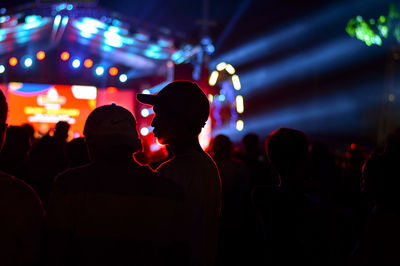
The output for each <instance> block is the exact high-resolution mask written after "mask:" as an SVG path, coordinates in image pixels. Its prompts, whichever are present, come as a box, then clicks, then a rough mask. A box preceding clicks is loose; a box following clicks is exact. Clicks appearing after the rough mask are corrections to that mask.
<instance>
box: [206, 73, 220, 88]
mask: <svg viewBox="0 0 400 266" xmlns="http://www.w3.org/2000/svg"><path fill="white" fill-rule="evenodd" d="M217 79H218V71H215V70H214V71H213V72H212V73H211V76H210V79H209V81H208V84H210V86H214V85H215V84H216V83H217Z"/></svg>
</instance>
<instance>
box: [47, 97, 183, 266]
mask: <svg viewBox="0 0 400 266" xmlns="http://www.w3.org/2000/svg"><path fill="white" fill-rule="evenodd" d="M84 136H85V139H86V143H87V146H88V151H89V156H90V158H91V163H90V164H88V165H84V166H81V167H77V168H73V169H70V170H67V171H65V172H63V173H62V174H60V175H58V176H57V178H56V180H55V182H54V184H53V187H52V191H51V196H50V199H49V203H48V212H47V217H46V220H45V230H44V231H45V232H44V250H43V254H42V263H43V265H185V264H187V260H188V250H189V247H188V245H185V242H184V241H181V240H182V239H183V233H184V232H185V231H184V230H183V229H184V227H183V225H184V224H183V222H182V221H183V218H182V217H180V216H179V214H181V213H183V199H184V192H183V189H181V188H180V187H179V186H177V185H176V184H174V183H173V182H171V181H169V180H167V179H166V178H164V177H162V176H161V175H159V174H158V173H155V172H153V171H152V170H150V169H149V168H148V167H145V166H141V165H139V164H138V163H136V162H135V161H134V160H133V153H135V152H137V151H139V150H141V148H142V145H141V141H140V139H139V137H138V133H137V130H136V121H135V118H134V116H133V115H132V114H131V113H130V112H129V111H128V110H127V109H125V108H123V107H121V106H117V105H115V104H112V105H105V106H101V107H98V108H96V109H95V110H94V111H93V112H92V113H91V114H90V115H89V117H88V118H87V120H86V123H85V127H84Z"/></svg>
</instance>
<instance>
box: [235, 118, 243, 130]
mask: <svg viewBox="0 0 400 266" xmlns="http://www.w3.org/2000/svg"><path fill="white" fill-rule="evenodd" d="M243 128H244V123H243V120H238V121H236V130H237V131H242V130H243Z"/></svg>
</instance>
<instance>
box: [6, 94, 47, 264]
mask: <svg viewBox="0 0 400 266" xmlns="http://www.w3.org/2000/svg"><path fill="white" fill-rule="evenodd" d="M7 112H8V106H7V102H6V99H5V96H4V94H3V92H2V91H1V90H0V150H1V148H2V147H3V141H4V136H5V132H6V128H7V124H6V118H7ZM21 148H22V147H21ZM0 160H1V159H0ZM0 213H1V218H0V263H1V265H4V266H11V265H34V264H35V263H36V262H37V255H38V250H39V243H40V229H41V226H42V220H43V216H44V209H43V207H42V204H41V202H40V199H39V197H38V196H37V194H36V192H35V191H34V190H33V189H32V188H31V187H30V186H29V185H28V184H26V183H25V182H24V181H22V180H19V179H16V178H14V177H13V176H10V175H8V174H5V173H3V172H0Z"/></svg>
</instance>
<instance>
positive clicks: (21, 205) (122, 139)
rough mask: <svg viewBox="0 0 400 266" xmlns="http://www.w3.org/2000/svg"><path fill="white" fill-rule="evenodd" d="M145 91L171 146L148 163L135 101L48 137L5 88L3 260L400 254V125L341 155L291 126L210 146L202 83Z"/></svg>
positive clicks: (316, 258)
mask: <svg viewBox="0 0 400 266" xmlns="http://www.w3.org/2000/svg"><path fill="white" fill-rule="evenodd" d="M137 100H138V101H140V102H142V103H144V104H148V105H151V106H152V107H153V110H154V113H155V116H154V118H153V121H152V124H151V125H152V127H154V131H153V133H154V136H155V137H156V138H157V139H158V141H159V142H160V143H161V144H164V145H166V146H167V150H168V156H167V157H166V158H164V159H162V160H159V161H154V162H149V164H147V165H143V164H140V163H138V162H137V160H135V157H134V154H136V153H138V152H139V151H141V150H142V143H141V140H140V137H139V135H138V132H137V129H136V120H135V117H134V116H133V115H132V113H130V112H129V111H128V110H127V109H125V108H123V107H121V106H118V105H116V104H111V105H104V106H100V107H97V108H96V109H95V110H93V111H92V113H91V114H90V115H89V117H88V118H87V120H86V123H85V127H84V137H80V138H75V139H73V140H71V141H67V139H68V130H69V127H70V125H69V124H68V123H67V122H64V121H60V122H58V123H57V124H56V125H55V128H54V130H52V131H51V132H49V134H47V135H45V136H43V137H41V138H40V139H36V138H35V134H34V133H35V129H34V128H33V127H32V126H31V125H30V124H28V123H27V124H24V125H7V113H8V105H7V101H6V98H5V96H4V94H3V93H2V92H1V91H0V140H1V142H0V144H1V145H0V148H1V149H0V212H1V218H0V265H7V266H8V265H31V266H40V265H46V266H47V265H48V266H50V265H204V266H206V265H207V266H213V265H215V266H220V265H295V264H296V265H349V266H356V265H400V241H399V239H400V226H399V224H400V194H399V193H398V188H399V186H400V172H399V169H400V168H399V167H398V166H397V163H398V162H399V159H400V131H394V132H393V133H392V134H391V135H390V136H388V138H387V141H386V142H385V144H384V146H382V147H378V146H377V147H376V148H375V149H374V150H371V151H366V150H363V149H362V147H360V146H358V145H355V144H351V145H350V144H349V146H348V147H347V149H346V150H345V151H344V152H343V154H337V153H335V152H333V151H332V150H331V148H330V147H329V145H328V143H324V142H321V141H313V140H312V139H310V137H309V136H307V135H306V133H305V132H303V131H301V130H298V129H294V128H285V127H281V128H277V129H276V130H275V131H273V132H257V133H249V134H247V135H245V136H243V138H242V140H241V142H240V143H234V142H233V141H232V140H231V139H230V137H229V136H227V135H217V136H215V137H214V138H213V139H212V141H211V143H210V145H209V147H208V149H207V150H203V149H202V148H201V146H200V144H199V140H198V136H199V134H200V132H201V130H202V127H203V126H204V125H205V122H206V121H207V118H208V116H209V113H210V106H209V102H208V99H207V97H206V95H205V94H204V93H203V92H202V90H201V89H200V87H199V86H198V85H197V84H196V83H194V82H190V81H183V80H179V81H174V82H171V83H170V84H168V85H167V86H165V87H164V88H163V89H162V90H161V91H160V92H159V93H157V94H154V95H147V94H138V95H137Z"/></svg>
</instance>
